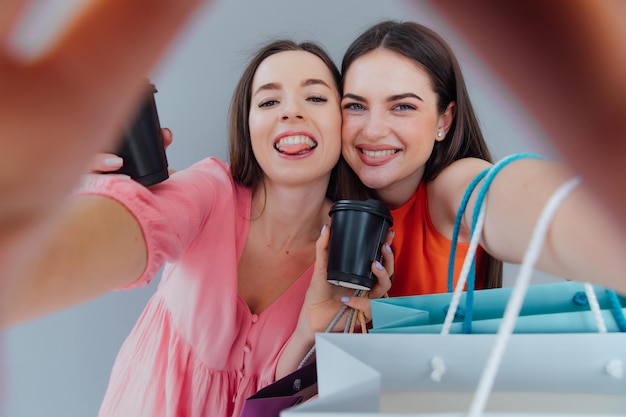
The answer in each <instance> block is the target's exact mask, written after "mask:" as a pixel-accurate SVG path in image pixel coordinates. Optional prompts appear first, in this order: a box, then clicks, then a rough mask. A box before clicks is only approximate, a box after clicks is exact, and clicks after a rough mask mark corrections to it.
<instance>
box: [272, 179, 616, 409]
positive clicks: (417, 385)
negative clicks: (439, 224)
mask: <svg viewBox="0 0 626 417" xmlns="http://www.w3.org/2000/svg"><path fill="white" fill-rule="evenodd" d="M575 183H576V182H571V181H568V182H567V183H566V184H565V185H564V186H563V187H560V188H559V190H557V192H556V193H555V195H554V196H553V197H551V199H550V200H549V201H548V204H547V205H546V208H544V211H543V212H542V214H541V216H540V218H539V221H538V223H537V226H536V228H535V230H534V231H533V236H532V238H531V243H530V245H529V248H528V249H527V252H526V254H525V256H524V261H523V263H522V267H521V269H520V273H519V275H518V277H517V279H516V282H515V285H514V288H513V291H512V293H511V297H510V299H509V300H508V302H507V305H506V308H505V311H504V315H503V317H502V321H501V323H500V326H499V328H498V331H497V334H495V335H494V334H450V333H446V332H445V331H443V330H442V332H441V334H406V333H404V334H368V335H342V334H336V335H335V334H330V335H327V334H318V335H317V336H316V345H317V346H318V352H317V364H318V391H319V398H317V399H316V400H313V401H310V402H308V403H306V404H301V405H298V406H296V407H294V408H292V409H290V410H285V411H284V412H283V413H281V417H321V416H324V417H342V416H345V417H348V416H356V415H362V416H366V415H380V416H388V417H392V416H397V415H400V414H401V415H403V416H414V417H418V416H419V417H427V416H444V415H445V416H459V417H460V416H469V417H480V416H490V417H496V416H498V417H505V416H506V417H509V416H517V417H521V416H531V415H532V416H535V417H536V416H551V417H556V416H565V415H572V414H575V415H578V416H588V417H591V416H618V415H623V414H625V413H626V379H625V375H624V374H625V366H626V365H625V364H626V333H622V332H620V333H609V332H607V330H606V326H605V324H604V322H603V318H602V315H601V314H594V318H595V319H596V324H597V328H598V332H597V333H591V332H589V333H546V334H539V333H534V334H513V329H514V327H515V321H516V320H517V318H518V316H519V313H520V311H521V307H522V304H523V299H524V295H525V293H526V290H527V287H528V282H529V280H530V275H531V273H532V268H533V267H534V263H535V262H536V259H537V258H538V256H539V255H538V254H539V251H540V248H541V243H542V239H543V238H545V234H546V233H547V225H548V224H549V221H550V219H551V218H552V216H553V215H554V212H555V211H556V208H558V203H560V202H561V201H562V200H563V199H564V198H565V197H566V196H567V193H568V192H569V191H571V189H572V187H573V186H575ZM480 211H481V214H480V215H479V222H478V224H479V225H480V223H481V221H482V220H481V219H483V220H484V207H481V209H480ZM479 227H481V226H479ZM477 230H478V233H479V228H478V229H477ZM476 236H477V234H476V233H472V238H471V241H470V248H469V250H468V257H467V258H466V261H467V259H471V256H473V255H472V254H471V253H470V252H471V251H472V250H475V248H476V246H477V242H478V239H477V238H476ZM466 264H468V263H467V262H466V263H465V264H464V268H463V270H464V272H463V273H464V274H467V268H465V266H466ZM463 273H462V274H463ZM462 286H463V280H461V279H460V280H459V283H458V285H457V289H456V290H455V296H456V295H457V294H458V290H459V289H462ZM588 289H589V288H585V290H586V291H585V294H587V295H588V296H589V298H590V307H591V309H592V310H593V311H595V312H596V313H597V312H598V311H599V307H598V303H597V300H596V299H595V297H594V293H593V291H588ZM458 304H459V303H458V298H453V300H452V302H451V306H450V310H449V312H448V313H447V317H446V322H448V319H449V318H450V317H451V315H453V314H454V313H455V311H456V309H457V306H458ZM448 324H449V323H448Z"/></svg>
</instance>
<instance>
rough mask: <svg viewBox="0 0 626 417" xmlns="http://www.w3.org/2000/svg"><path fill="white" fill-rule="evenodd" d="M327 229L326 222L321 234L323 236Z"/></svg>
mask: <svg viewBox="0 0 626 417" xmlns="http://www.w3.org/2000/svg"><path fill="white" fill-rule="evenodd" d="M325 231H326V224H324V225H323V226H322V231H321V232H320V236H322V235H323V234H324V232H325Z"/></svg>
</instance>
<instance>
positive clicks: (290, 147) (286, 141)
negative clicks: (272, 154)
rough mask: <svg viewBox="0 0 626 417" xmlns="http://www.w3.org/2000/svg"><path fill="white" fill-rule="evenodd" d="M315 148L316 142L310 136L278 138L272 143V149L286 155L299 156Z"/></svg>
mask: <svg viewBox="0 0 626 417" xmlns="http://www.w3.org/2000/svg"><path fill="white" fill-rule="evenodd" d="M316 147H317V142H316V141H314V140H313V139H312V138H311V137H310V136H306V135H290V136H284V137H282V138H280V139H279V140H278V141H276V143H274V148H275V149H276V150H277V151H278V152H280V153H284V154H287V155H301V154H304V153H306V152H310V151H311V150H313V149H315V148H316Z"/></svg>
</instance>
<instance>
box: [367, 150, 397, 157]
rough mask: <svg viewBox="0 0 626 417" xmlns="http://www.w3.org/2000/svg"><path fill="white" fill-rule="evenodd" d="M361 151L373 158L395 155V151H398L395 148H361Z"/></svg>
mask: <svg viewBox="0 0 626 417" xmlns="http://www.w3.org/2000/svg"><path fill="white" fill-rule="evenodd" d="M361 152H363V153H364V154H365V155H367V156H370V157H372V158H380V157H381V156H389V155H393V154H394V153H396V152H398V151H397V150H393V149H386V150H384V151H366V150H365V149H361Z"/></svg>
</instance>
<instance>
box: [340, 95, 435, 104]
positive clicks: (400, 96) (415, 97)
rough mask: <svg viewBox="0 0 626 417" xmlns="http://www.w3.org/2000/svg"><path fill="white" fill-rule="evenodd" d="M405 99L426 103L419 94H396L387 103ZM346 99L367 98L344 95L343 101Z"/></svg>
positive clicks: (357, 99)
mask: <svg viewBox="0 0 626 417" xmlns="http://www.w3.org/2000/svg"><path fill="white" fill-rule="evenodd" d="M405 98H414V99H417V100H419V101H422V102H423V101H424V100H423V99H422V98H421V97H420V96H418V95H417V94H414V93H404V94H395V95H393V96H391V97H389V98H388V99H387V102H392V101H398V100H403V99H405ZM345 99H352V100H356V101H366V100H365V98H363V97H361V96H358V95H356V94H344V96H343V98H342V100H345Z"/></svg>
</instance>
